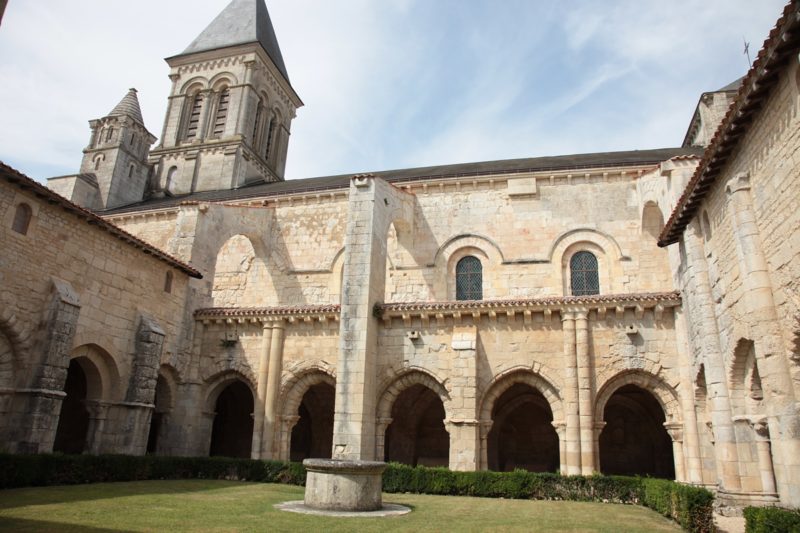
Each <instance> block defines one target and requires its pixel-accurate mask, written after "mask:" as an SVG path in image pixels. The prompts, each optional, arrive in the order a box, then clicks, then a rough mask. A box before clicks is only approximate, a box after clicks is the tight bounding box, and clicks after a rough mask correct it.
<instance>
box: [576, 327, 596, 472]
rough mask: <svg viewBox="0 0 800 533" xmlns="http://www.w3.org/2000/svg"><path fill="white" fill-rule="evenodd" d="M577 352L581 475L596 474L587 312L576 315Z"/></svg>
mask: <svg viewBox="0 0 800 533" xmlns="http://www.w3.org/2000/svg"><path fill="white" fill-rule="evenodd" d="M575 352H576V361H577V366H578V412H579V413H580V415H579V422H580V438H581V474H583V475H584V476H591V475H592V474H593V473H594V465H595V457H594V451H595V446H594V394H593V387H592V362H591V359H590V357H589V320H588V317H587V313H586V312H585V311H579V312H577V313H575Z"/></svg>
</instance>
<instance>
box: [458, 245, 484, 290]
mask: <svg viewBox="0 0 800 533" xmlns="http://www.w3.org/2000/svg"><path fill="white" fill-rule="evenodd" d="M482 299H483V266H482V265H481V262H480V260H479V259H478V258H477V257H473V256H471V255H468V256H467V257H464V258H462V259H461V260H459V262H458V263H456V300H482Z"/></svg>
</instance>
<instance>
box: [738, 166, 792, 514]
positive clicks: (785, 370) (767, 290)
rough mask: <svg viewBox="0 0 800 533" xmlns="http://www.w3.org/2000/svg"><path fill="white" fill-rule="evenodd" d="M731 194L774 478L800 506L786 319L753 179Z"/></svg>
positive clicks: (741, 180) (744, 178)
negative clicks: (752, 191) (782, 315)
mask: <svg viewBox="0 0 800 533" xmlns="http://www.w3.org/2000/svg"><path fill="white" fill-rule="evenodd" d="M726 191H727V193H728V195H729V197H730V201H729V202H728V205H729V207H730V210H731V214H732V217H731V219H732V222H733V234H734V237H735V238H736V249H737V252H738V254H739V268H740V274H741V279H742V283H743V285H744V289H745V290H744V300H745V307H746V309H747V314H746V315H745V319H746V320H747V322H748V323H749V324H750V325H751V326H752V330H753V334H752V335H753V340H754V344H755V354H756V362H757V364H758V369H759V372H760V374H761V383H762V386H763V389H764V393H765V398H764V399H765V403H766V406H767V417H768V420H769V425H770V433H772V434H773V435H781V438H780V439H778V440H776V442H775V443H773V444H774V448H775V449H776V452H777V453H776V454H775V455H776V459H778V460H777V461H776V462H775V465H774V466H775V468H776V471H775V474H776V477H777V481H778V484H779V492H780V494H781V501H782V502H783V503H785V504H788V505H791V506H798V505H800V486H799V485H798V483H797V482H798V480H800V431H796V430H795V431H787V430H786V428H798V427H800V413H798V409H797V406H796V404H795V397H794V388H793V385H792V378H791V373H790V368H789V365H788V361H787V359H786V357H785V356H784V353H785V349H784V347H783V339H782V336H781V329H780V328H781V321H780V318H779V316H778V312H777V308H776V306H775V300H774V297H773V294H772V283H771V280H770V277H769V266H768V264H767V259H766V257H765V255H764V248H763V244H762V242H761V235H760V233H759V229H758V225H757V224H756V216H755V210H754V208H753V200H752V197H751V195H750V176H749V175H748V174H739V175H737V176H734V177H733V178H732V179H730V180H729V181H728V184H727V187H726Z"/></svg>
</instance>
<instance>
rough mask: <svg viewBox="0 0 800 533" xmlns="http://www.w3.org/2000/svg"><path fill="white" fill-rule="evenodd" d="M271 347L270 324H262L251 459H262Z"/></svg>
mask: <svg viewBox="0 0 800 533" xmlns="http://www.w3.org/2000/svg"><path fill="white" fill-rule="evenodd" d="M271 345H272V324H271V323H270V322H264V323H263V324H262V328H261V347H260V350H259V357H258V384H257V385H256V402H255V409H254V410H253V446H252V449H253V451H252V454H251V457H252V458H253V459H262V458H263V457H262V453H261V452H262V450H261V448H262V445H261V444H262V442H263V441H264V439H265V438H266V435H265V434H264V413H265V411H266V400H267V376H268V374H269V372H268V370H269V350H270V347H271Z"/></svg>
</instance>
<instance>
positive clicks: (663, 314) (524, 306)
mask: <svg viewBox="0 0 800 533" xmlns="http://www.w3.org/2000/svg"><path fill="white" fill-rule="evenodd" d="M799 52H800V1H798V0H795V1H792V2H791V3H789V5H787V7H786V8H785V11H784V13H783V14H782V15H781V16H780V18H779V19H778V21H777V23H776V26H775V28H774V29H773V30H772V32H771V33H770V35H769V37H768V38H767V40H766V41H765V42H764V46H763V48H762V49H761V51H760V53H759V55H758V58H757V60H756V61H755V63H754V64H753V67H752V68H751V70H750V71H749V72H748V73H747V75H746V76H745V77H744V78H742V79H741V80H738V81H736V82H734V83H733V84H731V85H729V86H726V87H724V88H722V89H720V90H717V91H711V92H707V93H704V94H702V95H701V96H700V99H699V102H698V104H697V108H696V110H695V113H694V116H693V117H691V121H690V124H689V127H688V132H687V134H686V138H685V139H684V141H683V144H682V146H680V147H676V148H665V149H657V150H639V151H629V152H614V153H594V154H577V155H569V156H557V157H538V158H530V159H516V160H505V161H488V162H479V163H466V164H453V165H445V166H434V167H425V168H411V169H402V170H389V171H381V172H375V173H374V174H365V175H356V176H327V177H318V178H310V179H301V180H290V181H284V179H283V175H284V166H285V162H286V153H287V147H288V144H289V138H290V132H291V124H292V120H293V118H294V117H295V114H296V112H297V110H298V108H300V107H301V106H302V105H303V102H302V101H301V100H300V97H299V96H298V94H297V92H296V90H295V88H294V87H293V86H292V84H291V83H290V80H289V75H288V73H287V68H286V65H284V62H283V59H282V57H281V51H280V48H279V46H278V42H277V39H276V37H275V33H274V30H273V27H272V24H271V22H270V18H269V15H268V13H267V9H266V6H265V5H264V2H263V0H233V1H232V2H231V3H230V4H229V5H228V6H227V7H226V8H225V9H224V10H223V11H222V12H221V13H220V15H219V16H218V17H217V18H216V19H215V20H214V21H212V22H211V24H210V25H209V26H208V27H207V28H206V29H205V30H203V31H202V33H200V35H199V36H198V37H197V38H196V39H195V40H194V41H193V42H192V43H191V44H189V46H188V47H187V48H186V50H184V51H183V52H182V53H180V54H179V55H176V56H173V57H170V58H167V63H168V65H169V68H170V72H169V77H170V79H171V81H172V88H171V91H170V94H169V95H168V99H169V106H168V109H167V113H166V117H165V118H164V124H163V127H162V128H161V129H160V130H159V131H157V133H158V138H157V136H156V134H155V133H154V131H155V130H150V129H148V126H146V125H145V124H144V121H143V119H142V114H141V111H140V108H139V102H138V100H137V95H136V91H135V90H134V89H131V90H130V92H128V94H126V95H125V96H124V97H123V98H122V100H121V101H120V103H119V104H118V105H117V106H116V107H115V108H114V109H112V110H111V112H110V113H108V114H107V115H106V116H103V117H102V118H98V119H96V120H91V121H90V122H89V125H90V128H91V136H90V138H89V143H88V145H87V147H86V148H85V150H84V152H83V160H82V162H81V166H80V170H79V172H78V173H77V174H74V175H70V176H61V177H57V178H51V179H50V180H49V182H48V187H44V186H42V185H40V184H38V183H37V182H35V181H33V180H31V179H30V178H27V177H26V176H24V175H22V174H20V173H19V172H17V171H15V170H14V169H12V168H10V167H8V166H5V165H2V166H0V191H1V193H0V243H2V252H1V253H0V447H2V449H3V450H5V451H10V452H18V453H22V452H25V453H46V452H51V451H59V452H65V453H127V454H144V453H154V454H164V455H208V454H211V455H229V456H239V457H254V458H263V459H281V460H294V461H296V460H301V459H304V458H309V457H330V456H331V454H333V455H334V456H337V457H359V458H367V459H379V460H388V461H398V462H402V463H407V464H412V465H438V466H449V467H450V468H452V469H457V470H478V469H491V470H513V469H515V468H523V469H527V470H531V471H545V472H555V471H560V472H561V473H564V474H592V473H594V472H603V473H608V474H641V475H651V476H658V477H666V478H673V479H677V480H679V481H684V482H687V483H693V484H698V485H704V486H708V487H710V488H712V489H714V490H717V491H718V496H719V498H720V500H721V501H723V502H724V503H728V504H731V505H743V504H753V503H755V504H770V503H779V504H781V505H785V506H800V417H799V415H800V412H799V410H798V400H800V287H799V286H798V284H799V283H800V282H799V281H798V280H800V266H799V265H800V193H799V191H800V117H799V116H798V115H799V114H800V61H798V53H799ZM687 118H690V117H687ZM149 127H150V128H152V127H153V125H150V126H149ZM156 143H157V144H156ZM334 434H335V435H336V437H335V438H334Z"/></svg>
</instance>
